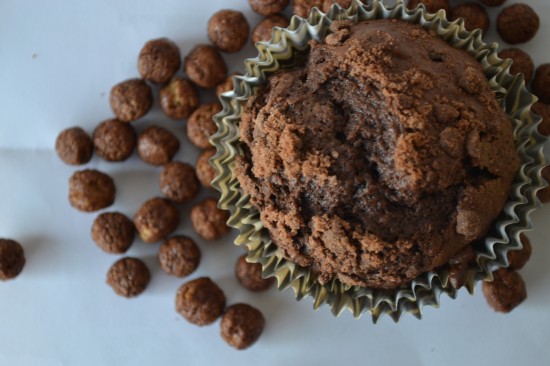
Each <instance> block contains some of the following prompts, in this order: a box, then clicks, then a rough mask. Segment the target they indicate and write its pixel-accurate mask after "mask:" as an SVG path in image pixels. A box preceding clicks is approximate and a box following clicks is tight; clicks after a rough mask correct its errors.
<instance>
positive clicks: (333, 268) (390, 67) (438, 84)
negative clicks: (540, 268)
mask: <svg viewBox="0 0 550 366" xmlns="http://www.w3.org/2000/svg"><path fill="white" fill-rule="evenodd" d="M331 27H332V30H333V32H334V33H333V34H331V35H329V36H328V37H327V38H326V42H325V43H324V44H321V43H315V42H313V43H312V44H311V49H310V52H309V56H308V60H307V62H306V64H305V66H303V67H295V68H293V69H289V70H283V71H280V72H278V73H276V74H274V75H273V76H271V77H270V78H269V80H268V85H266V86H265V87H263V89H261V90H259V91H258V92H257V94H256V95H255V96H253V97H251V98H250V99H249V101H248V103H247V104H246V106H245V107H244V109H243V113H242V114H241V121H240V139H241V147H242V151H243V155H242V156H240V157H238V158H237V160H236V163H235V171H234V173H235V175H236V177H237V179H238V180H239V182H240V186H241V189H242V191H243V195H248V196H250V203H251V204H252V205H253V206H254V207H255V208H256V209H257V210H258V211H259V213H260V218H261V220H262V222H263V224H264V226H265V228H266V229H267V230H268V232H269V234H270V236H271V238H272V239H273V241H274V243H275V244H276V245H277V246H278V247H279V249H280V250H281V252H282V254H283V255H284V257H285V258H287V259H288V260H290V261H292V262H294V263H296V264H298V265H300V266H303V267H308V268H310V269H311V270H312V271H313V272H315V273H317V274H318V280H319V282H321V283H327V282H328V281H330V280H332V279H333V278H334V277H335V276H336V277H337V278H338V279H340V281H342V282H344V283H346V284H349V285H360V286H366V287H372V288H380V289H394V288H398V287H401V286H405V285H407V284H408V283H410V282H411V280H413V279H414V278H416V277H418V276H419V275H420V274H421V273H424V272H426V271H429V270H431V269H434V268H437V267H439V266H441V265H443V264H446V263H447V262H448V261H449V259H450V258H452V257H453V256H454V255H456V254H457V253H458V252H459V251H460V250H461V249H462V248H464V247H466V246H468V245H469V244H470V243H472V242H474V241H475V240H478V239H481V238H483V237H484V235H485V233H486V232H487V230H488V229H489V227H490V224H491V222H492V221H493V220H494V219H495V218H496V217H497V216H498V214H499V213H500V211H501V210H502V208H503V206H504V203H505V202H506V200H507V197H508V194H509V191H510V188H511V184H512V181H513V177H514V175H515V172H516V170H517V169H518V166H519V157H518V155H517V153H516V150H515V144H514V137H513V134H512V124H511V122H510V120H509V119H508V117H507V115H506V114H505V113H504V111H503V110H502V108H501V107H500V105H499V103H498V102H497V100H496V99H495V94H494V93H493V91H492V90H491V88H490V86H489V84H488V82H487V79H486V77H485V75H484V73H483V70H482V67H481V65H480V64H479V63H478V62H477V61H476V60H475V59H474V58H473V57H471V56H470V55H469V54H468V53H466V52H464V51H462V50H459V49H455V48H453V47H452V46H450V45H448V44H447V43H446V42H445V41H444V40H442V39H441V38H439V37H437V36H436V35H434V34H432V33H430V32H429V31H426V30H425V29H423V28H421V27H420V26H417V25H413V24H410V23H407V22H404V21H398V20H377V21H366V22H361V23H358V24H356V25H351V24H350V23H349V22H343V21H340V22H333V24H332V26H331ZM349 75H353V78H352V79H350V78H349ZM489 136H490V138H489Z"/></svg>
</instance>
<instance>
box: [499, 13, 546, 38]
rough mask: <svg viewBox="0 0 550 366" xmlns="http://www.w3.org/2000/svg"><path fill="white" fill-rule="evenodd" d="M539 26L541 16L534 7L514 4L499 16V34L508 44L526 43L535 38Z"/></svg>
mask: <svg viewBox="0 0 550 366" xmlns="http://www.w3.org/2000/svg"><path fill="white" fill-rule="evenodd" d="M539 24H540V20H539V16H538V15H537V13H536V12H535V10H534V9H533V8H532V7H530V6H529V5H527V4H513V5H510V6H508V7H506V8H504V9H502V11H501V12H500V13H499V14H498V17H497V32H498V34H499V35H500V37H501V38H502V39H503V40H504V41H505V42H506V43H509V44H519V43H525V42H528V41H530V40H531V39H533V37H535V35H536V34H537V31H538V30H539Z"/></svg>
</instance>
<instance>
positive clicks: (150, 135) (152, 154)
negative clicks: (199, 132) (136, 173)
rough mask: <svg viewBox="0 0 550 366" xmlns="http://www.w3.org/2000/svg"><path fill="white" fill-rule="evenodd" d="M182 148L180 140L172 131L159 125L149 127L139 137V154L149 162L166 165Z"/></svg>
mask: <svg viewBox="0 0 550 366" xmlns="http://www.w3.org/2000/svg"><path fill="white" fill-rule="evenodd" d="M179 148H180V142H179V140H178V139H177V137H176V136H174V135H173V134H172V132H170V131H168V130H167V129H165V128H162V127H158V126H151V127H147V128H146V129H145V130H144V131H143V132H142V133H141V134H140V135H139V138H138V143H137V149H138V155H139V157H140V158H141V160H143V161H144V162H146V163H147V164H151V165H164V164H166V163H168V162H169V161H170V160H172V158H173V157H174V155H175V154H176V153H177V152H178V150H179Z"/></svg>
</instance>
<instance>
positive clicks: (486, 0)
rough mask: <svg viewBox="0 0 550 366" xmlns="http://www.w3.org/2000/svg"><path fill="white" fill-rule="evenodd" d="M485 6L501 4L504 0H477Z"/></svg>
mask: <svg viewBox="0 0 550 366" xmlns="http://www.w3.org/2000/svg"><path fill="white" fill-rule="evenodd" d="M479 1H481V2H482V3H483V5H486V6H501V5H502V4H504V3H505V2H506V0H479Z"/></svg>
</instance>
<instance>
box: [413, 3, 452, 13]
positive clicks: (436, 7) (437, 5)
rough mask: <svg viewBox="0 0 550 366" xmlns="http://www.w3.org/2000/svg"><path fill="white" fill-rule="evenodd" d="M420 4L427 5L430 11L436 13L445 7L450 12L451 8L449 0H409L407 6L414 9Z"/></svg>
mask: <svg viewBox="0 0 550 366" xmlns="http://www.w3.org/2000/svg"><path fill="white" fill-rule="evenodd" d="M420 4H423V5H424V6H425V7H426V10H427V11H428V13H436V12H437V11H438V10H439V9H443V10H445V12H446V13H447V14H448V13H449V11H450V10H451V4H450V2H449V0H409V2H408V3H407V8H409V9H411V10H413V9H415V8H416V7H417V6H418V5H420Z"/></svg>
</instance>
